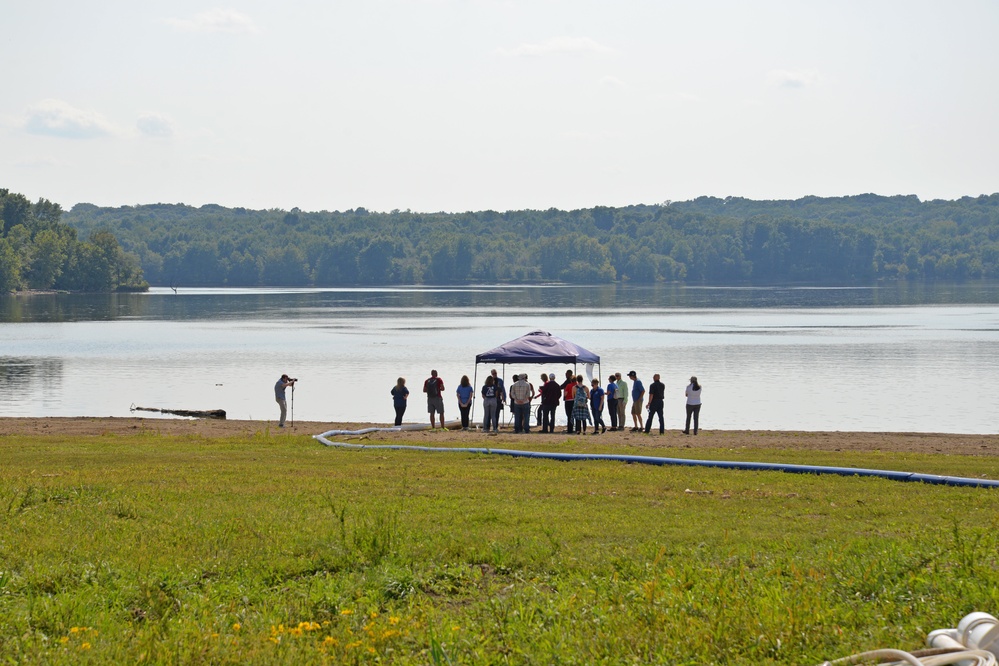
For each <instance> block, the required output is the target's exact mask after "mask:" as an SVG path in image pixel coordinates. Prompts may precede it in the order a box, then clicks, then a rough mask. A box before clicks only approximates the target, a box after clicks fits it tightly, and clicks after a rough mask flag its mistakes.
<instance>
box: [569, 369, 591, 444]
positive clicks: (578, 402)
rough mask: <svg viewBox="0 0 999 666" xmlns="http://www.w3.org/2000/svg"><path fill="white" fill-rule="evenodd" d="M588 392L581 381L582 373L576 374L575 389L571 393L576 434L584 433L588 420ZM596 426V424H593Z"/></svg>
mask: <svg viewBox="0 0 999 666" xmlns="http://www.w3.org/2000/svg"><path fill="white" fill-rule="evenodd" d="M589 397H590V392H589V391H587V390H586V384H584V383H583V375H577V376H576V390H575V392H574V393H573V394H572V420H573V422H574V423H575V424H576V434H577V435H585V434H586V424H587V423H589V421H590V406H589V404H587V403H588V401H589ZM594 427H596V426H594Z"/></svg>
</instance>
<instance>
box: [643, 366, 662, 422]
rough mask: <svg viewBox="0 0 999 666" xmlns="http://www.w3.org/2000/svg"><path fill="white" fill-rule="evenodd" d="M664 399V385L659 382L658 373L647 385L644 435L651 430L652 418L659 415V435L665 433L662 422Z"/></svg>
mask: <svg viewBox="0 0 999 666" xmlns="http://www.w3.org/2000/svg"><path fill="white" fill-rule="evenodd" d="M665 397H666V385H665V384H663V383H662V382H661V381H659V373H656V374H654V375H652V383H651V384H649V403H648V405H646V409H648V410H649V418H648V420H647V421H646V422H645V434H646V435H647V434H649V431H650V430H652V417H653V416H655V415H656V414H658V415H659V434H660V435H662V434H663V433H664V432H666V424H665V423H664V422H663V400H664V399H665Z"/></svg>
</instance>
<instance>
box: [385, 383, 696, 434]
mask: <svg viewBox="0 0 999 666" xmlns="http://www.w3.org/2000/svg"><path fill="white" fill-rule="evenodd" d="M627 377H628V379H624V377H622V375H621V373H620V372H618V373H615V374H612V375H611V376H610V378H609V379H610V380H609V381H608V382H607V386H606V388H602V387H601V386H600V380H599V379H593V380H591V381H590V385H589V386H587V385H586V382H585V380H584V379H583V376H582V375H576V374H574V373H573V371H572V370H566V371H565V380H564V381H563V382H562V383H561V384H560V383H558V382H556V381H555V375H554V374H546V373H541V383H540V384H539V385H538V387H537V388H535V386H534V384H532V383H531V382H530V381H528V376H527V374H526V373H525V374H521V375H514V376H513V384H511V385H510V390H509V393H508V392H507V390H506V386H505V383H504V381H503V379H502V378H501V377H500V376H499V375H498V374H497V372H496V370H495V369H493V370H492V371H491V372H490V374H489V375H488V376H487V377H486V379H485V382H484V384H483V386H482V388H481V390H480V394H481V396H482V411H483V416H482V429H483V430H484V431H486V432H497V431H498V430H499V422H500V416H501V414H502V412H503V410H504V408H505V406H506V405H507V404H509V406H510V408H511V410H512V412H513V429H514V433H529V432H531V405H532V402H533V401H534V400H538V399H540V401H541V406H540V410H541V418H540V421H541V432H543V433H554V432H555V414H556V412H557V411H558V406H559V402H560V401H561V402H562V404H563V405H564V409H565V416H566V430H565V431H564V432H565V433H566V434H580V435H585V434H586V430H587V426H592V428H593V431H592V434H594V435H597V434H600V433H604V432H607V429H608V428H607V425H606V423H605V422H604V419H603V412H604V409H605V408H606V409H607V413H608V416H609V418H610V430H611V431H612V432H613V431H619V430H627V429H628V428H627V418H626V415H627V414H628V413H629V410H628V403H629V398H630V402H631V410H630V413H631V420H632V427H631V432H642V431H643V430H644V432H646V433H650V432H651V430H652V422H653V419H654V418H655V417H658V419H659V433H660V434H663V433H664V432H665V431H666V424H665V418H664V416H663V409H664V406H665V399H666V398H665V396H666V385H665V384H663V382H662V381H661V380H660V376H659V374H654V375H653V376H652V383H651V384H649V388H648V391H646V389H645V385H644V384H643V383H642V381H641V380H640V379H639V378H638V373H636V372H635V371H634V370H632V371H631V372H629V373H628V375H627ZM629 380H630V381H631V384H630V386H629V384H628V381H629ZM423 392H424V393H426V395H427V411H428V412H429V414H430V426H431V428H436V427H438V426H437V423H436V420H437V419H436V417H438V416H439V419H440V428H444V427H445V426H444V380H442V379H441V378H440V377H438V376H437V371H436V370H431V371H430V377H428V378H427V380H426V381H424V382H423ZM455 394H456V396H457V398H458V411H459V412H460V413H461V427H462V429H463V430H468V429H469V428H470V425H469V413H470V411H471V408H472V401H473V398H474V396H475V387H473V386H472V384H471V382H470V381H469V380H468V375H463V376H462V378H461V382H460V383H459V385H458V388H457V390H456V391H455ZM684 394H685V396H686V399H687V405H686V407H687V419H686V423H685V425H684V429H683V434H685V435H689V434H690V433H691V429H690V425H691V420H693V425H694V429H693V434H695V435H696V434H697V431H698V425H699V423H698V422H699V419H700V412H701V384H700V383H699V382H698V381H697V377H691V378H690V384H688V385H687V388H686V389H685V391H684ZM392 399H393V404H394V406H395V425H397V426H398V425H402V417H403V415H404V414H405V413H406V404H407V401H408V399H409V389H408V388H406V380H405V378H403V377H399V379H398V380H397V382H396V385H395V386H394V387H393V388H392ZM643 407H644V409H645V410H646V412H647V413H648V416H647V418H646V421H645V424H644V426H643V424H642V409H643Z"/></svg>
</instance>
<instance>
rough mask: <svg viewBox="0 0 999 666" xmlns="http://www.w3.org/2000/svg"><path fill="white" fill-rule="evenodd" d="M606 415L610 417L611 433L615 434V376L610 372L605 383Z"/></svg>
mask: <svg viewBox="0 0 999 666" xmlns="http://www.w3.org/2000/svg"><path fill="white" fill-rule="evenodd" d="M604 393H605V395H606V396H607V398H606V399H607V414H608V415H609V416H610V422H611V428H610V429H611V432H617V376H616V375H615V374H614V373H613V372H612V373H611V375H610V379H609V380H608V382H607V390H606V391H604Z"/></svg>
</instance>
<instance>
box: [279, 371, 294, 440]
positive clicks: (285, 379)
mask: <svg viewBox="0 0 999 666" xmlns="http://www.w3.org/2000/svg"><path fill="white" fill-rule="evenodd" d="M297 381H298V380H297V379H292V378H291V377H289V376H288V375H281V379H279V380H277V383H276V384H274V400H275V401H277V404H278V406H279V407H280V408H281V419H280V420H279V421H278V428H283V427H284V420H285V418H287V416H288V401H287V400H285V397H284V396H285V389H287V388H288V387H289V386H290V387H291V392H292V395H294V393H295V382H297Z"/></svg>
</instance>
